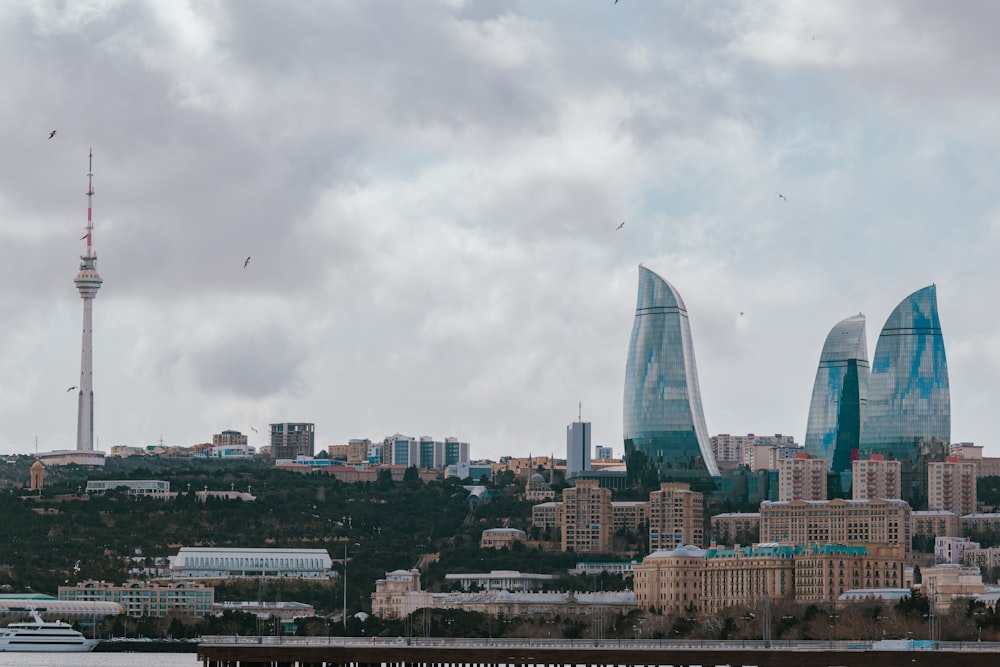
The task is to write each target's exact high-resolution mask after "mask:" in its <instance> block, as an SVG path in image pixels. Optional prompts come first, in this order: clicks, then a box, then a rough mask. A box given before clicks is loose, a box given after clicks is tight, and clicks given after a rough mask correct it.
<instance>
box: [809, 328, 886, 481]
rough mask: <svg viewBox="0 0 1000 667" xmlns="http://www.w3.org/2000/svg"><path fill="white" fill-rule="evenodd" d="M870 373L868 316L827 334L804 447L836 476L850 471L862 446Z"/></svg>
mask: <svg viewBox="0 0 1000 667" xmlns="http://www.w3.org/2000/svg"><path fill="white" fill-rule="evenodd" d="M869 374H870V372H869V368H868V343H867V339H866V337H865V316H864V315H861V314H858V315H854V316H852V317H848V318H847V319H844V320H841V321H840V322H838V323H837V325H836V326H834V327H833V329H831V330H830V333H829V334H828V335H827V337H826V342H824V343H823V350H822V352H820V356H819V368H817V370H816V381H815V382H814V383H813V393H812V400H811V401H810V403H809V422H808V424H807V425H806V439H805V449H806V451H807V452H809V454H811V455H812V456H815V457H817V458H821V459H823V460H825V461H826V462H827V464H828V465H829V467H830V470H831V471H832V472H842V471H844V470H850V468H851V460H852V458H854V457H855V455H856V453H857V450H858V448H859V446H860V441H861V427H862V424H864V421H865V412H866V409H867V404H868V379H869Z"/></svg>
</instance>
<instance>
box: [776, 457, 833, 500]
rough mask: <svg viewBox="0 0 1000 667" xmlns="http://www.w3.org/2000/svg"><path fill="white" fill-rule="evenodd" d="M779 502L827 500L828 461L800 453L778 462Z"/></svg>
mask: <svg viewBox="0 0 1000 667" xmlns="http://www.w3.org/2000/svg"><path fill="white" fill-rule="evenodd" d="M778 500H826V460H825V459H817V458H812V457H811V456H809V455H808V454H806V453H805V452H800V453H799V454H798V455H796V456H795V458H785V459H781V460H780V461H778Z"/></svg>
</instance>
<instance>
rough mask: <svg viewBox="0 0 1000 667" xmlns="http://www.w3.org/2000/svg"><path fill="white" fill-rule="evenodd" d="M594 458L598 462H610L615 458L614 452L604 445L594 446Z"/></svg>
mask: <svg viewBox="0 0 1000 667" xmlns="http://www.w3.org/2000/svg"><path fill="white" fill-rule="evenodd" d="M594 458H595V459H597V460H599V461H610V460H612V459H614V458H615V450H614V449H613V448H611V447H605V446H604V445H594Z"/></svg>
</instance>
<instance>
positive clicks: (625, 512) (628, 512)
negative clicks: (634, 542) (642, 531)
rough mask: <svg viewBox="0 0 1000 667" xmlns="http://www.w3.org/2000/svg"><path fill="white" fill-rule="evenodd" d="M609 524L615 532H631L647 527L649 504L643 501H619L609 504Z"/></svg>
mask: <svg viewBox="0 0 1000 667" xmlns="http://www.w3.org/2000/svg"><path fill="white" fill-rule="evenodd" d="M611 523H612V525H613V526H614V529H615V530H620V529H622V528H624V529H625V530H629V531H632V532H635V531H638V530H639V526H644V525H649V503H648V502H646V501H643V500H619V501H614V502H612V503H611Z"/></svg>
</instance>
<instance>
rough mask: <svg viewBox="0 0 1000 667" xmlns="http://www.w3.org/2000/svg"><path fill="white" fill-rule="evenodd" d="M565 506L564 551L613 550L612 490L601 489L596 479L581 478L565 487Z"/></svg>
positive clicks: (563, 526) (597, 551)
mask: <svg viewBox="0 0 1000 667" xmlns="http://www.w3.org/2000/svg"><path fill="white" fill-rule="evenodd" d="M562 505H563V521H562V550H563V551H575V552H577V553H609V552H610V551H611V535H612V529H611V528H612V520H611V489H602V488H601V487H600V486H599V485H598V482H597V480H596V479H579V480H577V482H576V486H573V487H570V488H567V489H564V490H563V501H562Z"/></svg>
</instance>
